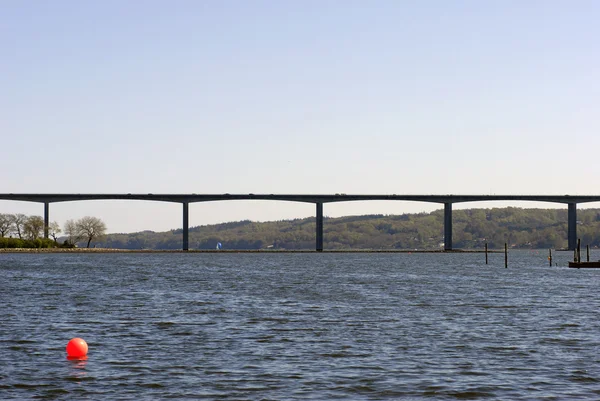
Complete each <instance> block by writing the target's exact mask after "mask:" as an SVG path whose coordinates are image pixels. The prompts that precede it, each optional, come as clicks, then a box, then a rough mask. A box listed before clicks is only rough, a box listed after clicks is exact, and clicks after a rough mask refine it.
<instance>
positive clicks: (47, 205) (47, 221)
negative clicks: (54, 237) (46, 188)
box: [44, 202, 50, 239]
mask: <svg viewBox="0 0 600 401" xmlns="http://www.w3.org/2000/svg"><path fill="white" fill-rule="evenodd" d="M49 226H50V202H44V238H46V239H47V238H48V227H49Z"/></svg>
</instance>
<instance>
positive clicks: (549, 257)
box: [548, 248, 552, 267]
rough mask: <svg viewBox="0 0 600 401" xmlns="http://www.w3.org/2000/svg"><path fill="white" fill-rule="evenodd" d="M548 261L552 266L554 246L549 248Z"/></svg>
mask: <svg viewBox="0 0 600 401" xmlns="http://www.w3.org/2000/svg"><path fill="white" fill-rule="evenodd" d="M548 263H549V264H550V267H552V248H550V249H548Z"/></svg>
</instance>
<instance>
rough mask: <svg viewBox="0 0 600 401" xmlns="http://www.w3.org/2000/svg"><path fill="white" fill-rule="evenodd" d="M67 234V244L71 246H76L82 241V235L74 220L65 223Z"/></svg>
mask: <svg viewBox="0 0 600 401" xmlns="http://www.w3.org/2000/svg"><path fill="white" fill-rule="evenodd" d="M65 234H66V235H67V239H66V242H67V244H69V245H71V246H75V244H76V243H77V241H79V240H80V239H81V233H80V232H79V229H78V227H77V223H75V221H73V220H67V221H66V222H65Z"/></svg>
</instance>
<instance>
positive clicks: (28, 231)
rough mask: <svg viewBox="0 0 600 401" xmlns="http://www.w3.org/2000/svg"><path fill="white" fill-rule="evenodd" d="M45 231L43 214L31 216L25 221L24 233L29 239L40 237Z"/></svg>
mask: <svg viewBox="0 0 600 401" xmlns="http://www.w3.org/2000/svg"><path fill="white" fill-rule="evenodd" d="M43 232H44V219H43V218H42V217H41V216H29V217H27V218H26V219H25V222H24V223H23V235H25V237H26V238H27V239H38V238H40V237H41V233H43Z"/></svg>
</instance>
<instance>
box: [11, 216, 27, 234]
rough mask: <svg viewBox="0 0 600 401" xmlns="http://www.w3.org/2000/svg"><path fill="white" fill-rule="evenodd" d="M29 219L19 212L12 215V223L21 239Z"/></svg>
mask: <svg viewBox="0 0 600 401" xmlns="http://www.w3.org/2000/svg"><path fill="white" fill-rule="evenodd" d="M26 221H27V216H25V215H24V214H23V213H17V214H13V215H12V223H13V227H14V229H15V231H16V232H17V235H18V236H19V238H20V239H23V226H24V225H25V222H26Z"/></svg>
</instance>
